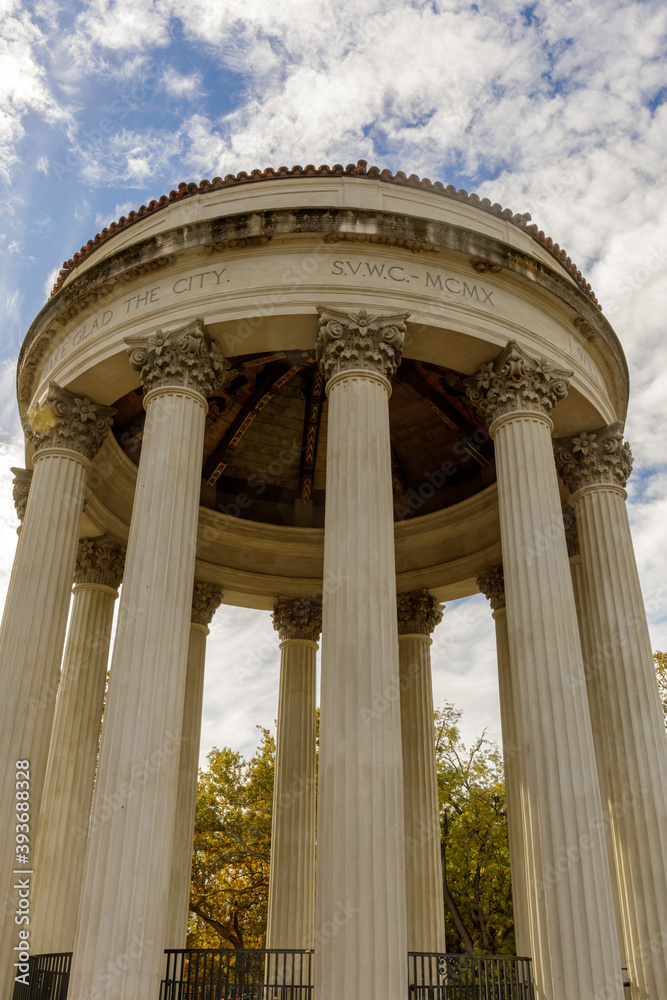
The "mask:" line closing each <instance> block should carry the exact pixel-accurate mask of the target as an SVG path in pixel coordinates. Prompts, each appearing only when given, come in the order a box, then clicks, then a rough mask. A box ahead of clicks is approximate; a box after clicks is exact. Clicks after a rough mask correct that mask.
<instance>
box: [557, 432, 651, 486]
mask: <svg viewBox="0 0 667 1000" xmlns="http://www.w3.org/2000/svg"><path fill="white" fill-rule="evenodd" d="M554 452H555V455H556V465H557V467H558V471H559V473H560V475H561V476H562V477H563V482H564V483H565V485H566V486H567V488H568V490H569V491H570V493H576V492H577V490H581V489H583V487H584V486H595V485H610V486H622V487H625V484H626V483H627V481H628V477H629V476H630V473H631V472H632V452H631V451H630V445H629V444H628V443H627V441H624V440H623V424H622V423H621V422H620V421H617V422H616V423H614V424H609V426H608V427H600V428H599V429H598V430H596V431H582V432H581V434H578V435H577V436H576V437H574V438H569V437H568V438H558V440H556V441H555V442H554Z"/></svg>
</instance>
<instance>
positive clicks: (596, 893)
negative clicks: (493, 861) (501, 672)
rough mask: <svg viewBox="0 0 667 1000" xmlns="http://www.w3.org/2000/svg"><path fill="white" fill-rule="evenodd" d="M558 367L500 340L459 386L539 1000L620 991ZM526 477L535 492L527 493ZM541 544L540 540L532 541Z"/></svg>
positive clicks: (616, 999) (616, 998)
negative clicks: (500, 599)
mask: <svg viewBox="0 0 667 1000" xmlns="http://www.w3.org/2000/svg"><path fill="white" fill-rule="evenodd" d="M566 376H567V373H563V372H559V371H557V370H556V369H554V367H553V366H552V365H550V364H549V363H548V362H547V361H545V360H544V359H537V360H536V359H533V358H530V356H528V355H526V354H525V353H524V352H523V351H522V349H521V348H519V347H518V345H516V344H514V343H510V344H509V345H508V347H507V348H506V349H505V351H503V352H502V354H501V355H500V357H499V358H498V359H497V360H496V362H495V363H494V364H493V365H489V366H484V368H483V369H482V371H481V372H480V373H478V375H477V376H474V377H473V378H472V379H471V380H470V382H471V383H473V385H474V386H475V387H474V388H473V389H471V390H469V394H470V395H471V397H472V398H473V399H475V398H476V399H477V400H479V399H480V397H481V400H482V405H481V406H480V409H481V410H482V412H483V413H485V416H486V417H487V419H488V418H490V420H489V422H490V425H491V426H490V430H491V433H492V435H493V437H494V441H495V455H496V469H497V476H498V503H499V513H500V528H501V540H502V549H503V570H504V578H505V595H506V606H507V624H508V634H509V647H510V659H511V663H512V669H513V672H514V677H513V680H514V684H513V693H514V702H515V711H516V719H517V722H519V725H520V729H519V732H518V735H519V738H520V740H521V743H522V752H521V760H522V762H523V765H524V766H523V769H522V772H521V781H522V784H523V792H524V802H523V806H524V822H525V824H526V828H525V831H524V843H525V851H526V857H527V871H528V905H529V909H530V919H531V924H530V933H531V952H532V957H533V959H534V963H535V979H536V983H537V994H538V996H539V997H540V998H541V1000H542V998H544V1000H573V998H574V997H576V998H583V997H588V996H596V995H597V996H604V997H605V998H610V1000H611V998H613V1000H622V997H623V987H622V980H621V965H620V955H619V951H618V944H617V940H616V929H615V922H614V911H613V899H612V892H611V882H610V877H609V870H608V866H607V858H606V849H605V841H604V831H603V830H602V829H601V826H602V822H601V820H602V811H601V802H600V792H599V786H598V781H597V772H596V765H595V754H594V749H593V737H592V733H591V722H590V716H589V711H588V704H587V699H586V687H585V679H584V670H583V661H582V655H581V645H580V642H579V635H578V626H577V617H576V610H575V605H574V596H573V592H572V581H571V578H570V570H569V564H568V556H567V549H566V544H565V532H564V527H563V522H562V512H561V504H560V499H559V492H558V483H557V477H556V469H555V464H554V460H553V450H552V441H551V430H552V424H551V420H550V419H549V416H548V413H549V412H550V409H551V407H552V406H553V405H555V403H556V402H557V400H558V399H559V398H562V396H563V395H565V393H566V392H567V378H566ZM536 484H538V485H539V488H536ZM545 540H548V542H549V544H546V545H545Z"/></svg>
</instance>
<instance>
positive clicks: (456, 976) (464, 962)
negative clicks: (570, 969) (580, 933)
mask: <svg viewBox="0 0 667 1000" xmlns="http://www.w3.org/2000/svg"><path fill="white" fill-rule="evenodd" d="M408 983H409V986H408V989H409V997H410V1000H534V997H535V993H534V990H533V980H532V973H531V961H530V959H529V958H515V957H514V956H511V957H510V956H509V955H448V954H432V953H429V952H414V951H411V952H408Z"/></svg>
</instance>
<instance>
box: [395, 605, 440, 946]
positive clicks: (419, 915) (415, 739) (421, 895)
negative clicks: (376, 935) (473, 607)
mask: <svg viewBox="0 0 667 1000" xmlns="http://www.w3.org/2000/svg"><path fill="white" fill-rule="evenodd" d="M397 612H398V662H399V670H400V686H401V736H402V745H403V793H404V799H405V887H406V897H407V911H406V912H407V927H408V951H429V952H444V951H446V948H445V901H444V895H443V886H442V857H441V852H440V808H439V803H438V778H437V774H436V769H435V730H434V724H433V683H432V679H431V651H430V648H431V642H432V640H431V632H432V631H433V629H434V628H435V626H436V625H437V624H438V623H439V622H440V621H441V620H442V610H441V608H440V605H439V604H438V602H437V601H436V600H435V598H434V597H432V596H431V594H429V592H428V590H418V591H413V592H412V593H410V594H399V595H398V602H397Z"/></svg>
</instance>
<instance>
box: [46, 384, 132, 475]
mask: <svg viewBox="0 0 667 1000" xmlns="http://www.w3.org/2000/svg"><path fill="white" fill-rule="evenodd" d="M115 412H116V411H115V409H114V408H113V407H112V406H103V405H102V404H101V403H94V402H93V401H92V400H91V399H90V398H89V397H88V396H76V395H75V394H74V393H72V392H69V391H68V390H67V389H63V388H61V386H59V385H58V383H57V382H49V391H48V394H47V397H46V400H45V401H44V402H43V403H37V404H36V405H35V406H33V407H32V408H31V409H30V410H29V411H28V415H27V418H26V433H27V435H28V437H29V438H30V440H31V441H32V443H33V445H34V446H35V451H40V450H43V449H45V448H68V449H69V450H70V451H76V452H79V454H81V455H84V456H85V457H86V458H88V459H91V460H92V459H93V458H94V457H95V455H96V454H97V452H98V451H99V449H100V446H101V444H102V442H103V441H104V439H105V437H106V436H107V434H108V433H109V428H110V427H111V424H112V420H113V415H114V413H115Z"/></svg>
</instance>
